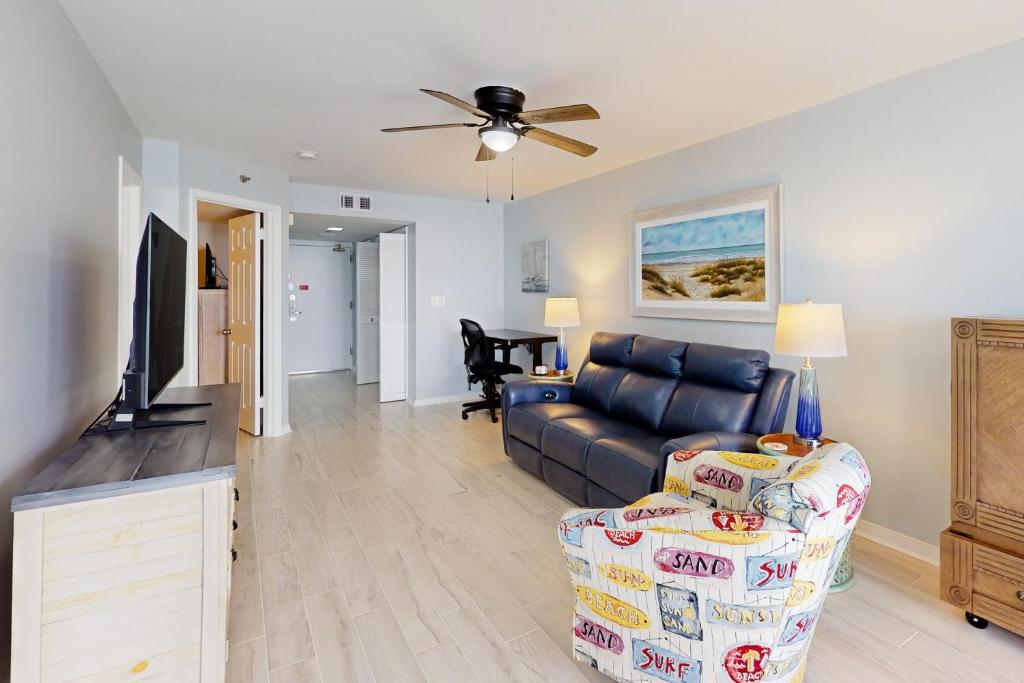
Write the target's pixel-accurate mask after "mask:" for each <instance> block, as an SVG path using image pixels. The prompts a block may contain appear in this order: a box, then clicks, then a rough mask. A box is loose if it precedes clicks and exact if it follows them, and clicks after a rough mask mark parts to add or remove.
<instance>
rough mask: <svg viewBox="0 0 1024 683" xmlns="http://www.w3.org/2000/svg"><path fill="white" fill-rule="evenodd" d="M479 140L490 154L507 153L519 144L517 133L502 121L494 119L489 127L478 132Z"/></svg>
mask: <svg viewBox="0 0 1024 683" xmlns="http://www.w3.org/2000/svg"><path fill="white" fill-rule="evenodd" d="M479 135H480V140H481V142H483V143H484V146H485V147H487V149H489V150H491V151H492V152H507V151H509V150H510V149H512V148H513V147H515V146H516V143H517V142H519V131H517V130H516V129H515V128H513V127H512V126H510V125H508V124H507V123H506V122H505V121H503V120H502V119H495V120H494V123H493V124H491V125H490V126H485V127H483V128H481V129H480V131H479Z"/></svg>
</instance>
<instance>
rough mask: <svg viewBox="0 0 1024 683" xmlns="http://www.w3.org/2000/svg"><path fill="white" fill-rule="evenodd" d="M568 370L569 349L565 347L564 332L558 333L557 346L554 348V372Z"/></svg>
mask: <svg viewBox="0 0 1024 683" xmlns="http://www.w3.org/2000/svg"><path fill="white" fill-rule="evenodd" d="M568 369H569V349H568V348H567V347H566V345H565V330H559V331H558V346H557V347H556V348H555V370H557V371H558V372H565V371H566V370H568Z"/></svg>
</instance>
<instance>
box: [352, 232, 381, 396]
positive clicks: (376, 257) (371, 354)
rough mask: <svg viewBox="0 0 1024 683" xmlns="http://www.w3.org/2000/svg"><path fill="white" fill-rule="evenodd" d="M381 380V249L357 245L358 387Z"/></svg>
mask: <svg viewBox="0 0 1024 683" xmlns="http://www.w3.org/2000/svg"><path fill="white" fill-rule="evenodd" d="M379 381H380V247H379V245H377V244H375V243H372V242H356V384H372V383H374V382H379Z"/></svg>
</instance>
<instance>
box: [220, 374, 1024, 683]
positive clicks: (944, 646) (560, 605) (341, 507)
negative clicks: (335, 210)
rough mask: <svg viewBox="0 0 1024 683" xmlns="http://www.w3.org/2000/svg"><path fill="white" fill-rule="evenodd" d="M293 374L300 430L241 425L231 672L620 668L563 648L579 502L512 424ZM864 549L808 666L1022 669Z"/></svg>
mask: <svg viewBox="0 0 1024 683" xmlns="http://www.w3.org/2000/svg"><path fill="white" fill-rule="evenodd" d="M290 388H291V425H292V430H293V433H292V434H290V435H289V436H286V437H281V438H276V439H252V438H248V437H241V439H240V454H239V463H238V485H239V489H240V491H241V495H242V499H241V501H240V503H239V507H238V515H237V516H238V522H239V530H238V532H237V533H238V535H237V537H236V539H235V540H236V548H237V550H238V552H239V554H238V561H237V562H235V563H234V566H233V583H232V595H231V624H230V640H231V647H230V659H229V662H228V680H229V681H233V682H239V683H242V682H244V683H249V682H252V681H258V682H274V683H277V682H280V683H285V682H299V681H323V682H324V683H333V682H335V681H377V682H378V683H385V682H388V683H390V682H391V681H401V682H406V681H445V682H447V681H480V682H485V681H486V682H488V683H490V682H497V681H607V680H608V679H606V678H604V677H603V676H600V675H599V674H597V673H596V672H594V671H593V670H591V669H589V668H587V667H584V666H581V665H578V664H577V663H575V662H574V661H573V660H572V659H571V655H570V653H571V647H570V623H571V621H570V616H571V610H572V607H571V594H570V592H569V583H568V576H567V573H566V570H565V567H564V562H563V559H562V555H561V552H560V550H559V546H558V543H557V541H556V537H555V532H554V528H555V524H556V522H557V520H558V518H559V517H560V516H561V513H562V512H563V511H564V510H565V509H566V508H568V507H571V504H570V503H569V502H568V501H566V500H564V499H563V498H561V497H560V496H558V495H556V494H555V493H553V492H552V491H551V490H550V489H548V488H547V487H546V486H545V485H544V483H543V482H541V481H540V480H538V479H536V478H534V477H533V476H531V475H530V474H527V473H526V472H524V471H523V470H521V469H519V468H518V467H516V466H515V465H514V464H512V462H511V461H510V460H508V459H507V458H506V457H505V455H504V454H503V453H502V448H501V431H500V425H494V424H491V422H490V420H489V419H488V418H487V417H485V416H484V415H483V414H480V413H478V414H477V415H475V416H473V417H471V419H470V420H469V421H468V422H463V421H462V420H461V419H460V416H459V410H458V408H457V407H456V406H455V405H445V406H432V407H425V408H416V409H413V408H411V407H409V406H408V405H407V404H406V403H404V402H403V403H391V404H385V405H381V404H380V403H378V402H377V389H376V385H367V386H362V387H356V386H355V384H354V379H353V376H352V375H351V374H350V373H328V374H322V375H305V376H299V377H295V378H292V379H291V381H290ZM855 564H856V572H857V583H856V585H855V586H854V588H853V589H852V590H850V591H849V592H847V593H844V594H840V595H833V596H830V597H829V599H828V601H827V602H826V603H825V614H824V616H823V618H822V620H821V622H820V626H819V627H818V631H817V634H816V636H815V640H814V642H813V644H812V646H811V658H810V665H809V669H808V675H807V680H808V681H810V682H811V683H831V682H838V683H846V682H857V683H864V682H867V681H870V682H875V681H878V682H884V681H944V682H945V681H971V682H985V681H991V682H993V683H995V682H1001V683H1005V682H1006V681H1024V639H1021V638H1019V637H1017V636H1014V635H1013V634H1010V633H1009V632H1007V631H1003V630H1002V629H999V628H998V627H995V626H991V627H989V629H988V630H986V631H978V630H975V629H974V628H972V627H970V626H968V625H967V624H966V623H965V622H964V619H963V614H962V613H961V612H958V611H957V610H955V609H953V608H951V607H948V606H946V605H944V604H943V603H941V602H940V601H939V600H938V599H937V598H936V597H935V595H936V593H937V585H938V572H937V569H936V568H935V567H932V566H931V565H928V564H926V563H923V562H920V561H918V560H914V559H912V558H910V557H907V556H904V555H901V554H899V553H895V552H893V551H891V550H888V549H886V548H884V547H882V546H879V545H876V544H873V543H871V542H868V541H865V540H863V539H857V540H856V542H855Z"/></svg>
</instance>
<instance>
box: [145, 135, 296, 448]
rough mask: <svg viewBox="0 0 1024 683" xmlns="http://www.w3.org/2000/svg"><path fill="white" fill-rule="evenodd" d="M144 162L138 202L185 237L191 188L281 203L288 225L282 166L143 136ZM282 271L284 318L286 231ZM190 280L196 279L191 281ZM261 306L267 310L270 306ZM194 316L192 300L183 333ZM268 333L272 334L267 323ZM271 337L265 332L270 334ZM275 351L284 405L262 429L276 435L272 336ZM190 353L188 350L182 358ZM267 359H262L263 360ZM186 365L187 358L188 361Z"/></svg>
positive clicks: (284, 386)
mask: <svg viewBox="0 0 1024 683" xmlns="http://www.w3.org/2000/svg"><path fill="white" fill-rule="evenodd" d="M144 157H145V158H144V164H143V171H142V179H143V189H142V203H143V207H142V208H143V212H144V213H145V212H149V211H152V212H154V213H156V214H157V215H158V216H160V217H161V218H162V219H163V220H164V221H165V222H166V223H167V224H168V225H170V226H171V227H172V228H174V229H175V230H177V231H178V232H179V233H181V234H182V235H185V236H187V235H188V230H189V218H190V213H191V212H192V207H191V206H190V199H189V196H190V193H191V191H192V190H205V191H207V192H215V193H218V194H224V195H230V196H232V197H239V198H241V199H250V200H254V201H258V202H263V203H266V204H276V205H279V206H281V211H282V222H283V225H282V230H285V231H286V230H287V227H288V212H289V208H288V204H289V191H288V174H287V173H286V172H284V171H278V170H274V169H268V168H262V167H259V166H254V165H253V164H249V163H246V162H242V161H238V160H235V159H229V158H227V157H224V156H221V155H219V154H217V153H215V152H211V151H208V150H205V149H199V148H197V147H192V146H189V145H183V144H179V143H177V142H173V141H167V140H151V139H146V140H145V141H144ZM241 175H246V176H249V178H250V180H249V181H248V182H245V183H243V182H241V180H240V178H239V176H241ZM195 249H196V245H190V249H189V253H191V254H194V253H196V252H195ZM281 258H282V275H281V280H280V282H278V283H277V288H278V289H277V290H276V294H278V295H279V297H280V311H281V315H282V316H283V317H285V318H287V298H286V297H285V296H284V290H285V275H284V272H283V265H284V264H286V263H287V261H288V240H287V234H285V235H284V236H283V249H282V253H281ZM270 265H271V264H270V263H269V256H268V260H267V261H265V262H264V270H263V272H264V275H265V276H266V275H267V274H268V273H269V272H270ZM188 268H189V271H190V273H192V274H193V277H195V274H196V269H197V268H198V259H197V258H190V259H189V261H188ZM190 281H194V280H190ZM269 289H270V287H269V286H268V287H267V288H265V289H264V306H265V307H268V308H269V307H270V306H271V305H273V304H272V301H271V299H270V297H269V296H268V295H267V294H268V290H269ZM268 308H265V310H268ZM195 320H196V310H195V300H191V301H189V303H188V310H187V311H186V318H185V325H186V327H185V329H186V336H188V335H189V330H190V329H194V327H195ZM266 333H267V334H268V335H269V334H270V327H269V325H268V326H267V327H266ZM268 339H269V337H268ZM270 341H271V342H272V343H273V346H274V348H276V349H277V353H278V354H281V362H280V364H279V367H280V368H281V372H280V376H279V377H278V378H277V381H278V382H279V384H280V385H281V390H280V392H279V394H280V397H281V400H282V403H283V409H282V411H281V418H280V419H278V420H275V419H274V416H273V415H270V416H268V419H267V420H266V421H265V422H264V429H265V433H266V434H268V435H277V434H281V433H285V432H286V431H287V430H288V423H287V416H288V381H287V380H288V378H287V370H286V369H285V363H284V361H283V353H284V351H283V346H284V344H283V340H282V339H270ZM192 352H194V347H193V345H188V346H187V347H186V354H188V353H192ZM187 359H188V356H187V355H186V361H187ZM264 360H265V361H266V358H265V359H264ZM186 366H187V362H186ZM272 381H274V380H273V378H268V377H264V392H265V393H266V391H267V388H268V385H269V384H270V382H272ZM191 382H192V380H190V378H189V377H187V376H186V374H185V372H182V373H180V374H179V375H178V377H177V378H176V380H175V382H174V384H175V385H178V386H180V385H186V384H189V383H191Z"/></svg>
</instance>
